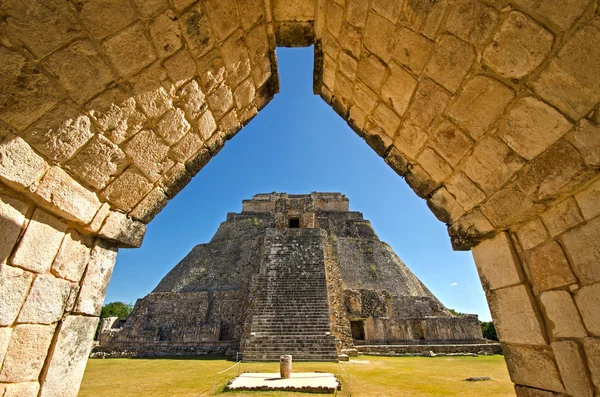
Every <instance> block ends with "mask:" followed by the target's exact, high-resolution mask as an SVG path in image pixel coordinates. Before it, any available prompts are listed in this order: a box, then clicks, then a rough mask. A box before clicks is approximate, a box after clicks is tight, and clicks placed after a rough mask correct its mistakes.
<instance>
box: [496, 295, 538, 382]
mask: <svg viewBox="0 0 600 397" xmlns="http://www.w3.org/2000/svg"><path fill="white" fill-rule="evenodd" d="M487 298H488V303H489V305H490V311H491V312H492V316H493V317H494V326H495V327H496V330H497V331H498V337H499V338H500V340H502V341H503V342H506V343H522V344H529V345H545V344H546V338H545V334H544V328H543V325H542V324H543V323H542V321H541V319H540V318H539V317H538V313H537V311H536V309H535V299H534V298H533V296H532V295H531V293H530V292H529V290H528V289H527V287H526V286H525V285H523V284H521V285H516V286H513V287H506V288H501V289H496V290H493V291H489V292H488V293H487ZM513 380H514V379H513ZM519 383H521V382H519Z"/></svg>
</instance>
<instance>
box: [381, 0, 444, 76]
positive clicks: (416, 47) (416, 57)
mask: <svg viewBox="0 0 600 397" xmlns="http://www.w3.org/2000/svg"><path fill="white" fill-rule="evenodd" d="M391 4H394V2H391ZM394 42H395V44H394V47H393V48H394V49H393V51H392V58H393V59H395V60H396V61H398V62H400V63H401V64H403V65H404V66H406V67H408V68H409V69H410V70H412V71H413V72H415V73H420V72H421V71H422V70H423V68H424V67H425V65H426V63H427V60H428V59H429V56H430V55H431V52H432V51H433V48H434V45H435V44H434V43H433V42H432V41H431V40H429V39H428V38H427V37H425V36H421V35H420V34H418V33H415V32H413V31H412V30H410V29H407V28H401V29H400V30H399V31H398V33H397V34H395V35H394Z"/></svg>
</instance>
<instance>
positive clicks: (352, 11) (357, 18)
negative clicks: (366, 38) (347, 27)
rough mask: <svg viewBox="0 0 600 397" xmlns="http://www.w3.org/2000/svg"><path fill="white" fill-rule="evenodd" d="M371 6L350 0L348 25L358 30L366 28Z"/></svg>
mask: <svg viewBox="0 0 600 397" xmlns="http://www.w3.org/2000/svg"><path fill="white" fill-rule="evenodd" d="M368 13H369V4H367V3H365V2H364V1H361V0H348V1H347V4H346V19H347V21H348V23H350V24H351V25H353V26H356V27H357V28H362V27H363V26H365V22H366V20H367V14H368Z"/></svg>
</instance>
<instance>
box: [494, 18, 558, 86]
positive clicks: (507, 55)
mask: <svg viewBox="0 0 600 397" xmlns="http://www.w3.org/2000/svg"><path fill="white" fill-rule="evenodd" d="M553 42H554V36H553V35H552V33H550V32H549V31H547V30H546V29H545V28H544V27H543V26H541V25H539V24H538V23H537V22H535V21H534V20H533V19H531V18H529V17H528V16H526V15H525V14H522V13H520V12H516V11H515V12H511V13H510V14H509V15H508V17H507V18H506V19H505V20H504V22H502V25H501V26H500V28H499V29H498V31H497V32H496V34H495V35H494V39H493V41H492V42H491V43H490V44H489V45H488V47H487V48H486V49H485V51H484V53H483V61H484V62H485V64H486V65H487V66H489V67H490V68H491V69H492V70H494V71H495V72H497V73H498V74H499V75H501V76H503V77H507V78H517V79H520V78H522V77H525V76H527V75H528V74H529V73H531V72H532V71H533V70H534V69H535V68H537V67H538V66H539V65H540V64H541V63H542V62H543V61H544V59H546V57H547V56H548V54H549V53H550V50H551V49H552V44H553Z"/></svg>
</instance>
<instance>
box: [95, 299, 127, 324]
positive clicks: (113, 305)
mask: <svg viewBox="0 0 600 397" xmlns="http://www.w3.org/2000/svg"><path fill="white" fill-rule="evenodd" d="M132 311H133V304H131V303H125V302H110V303H107V304H106V305H104V306H102V310H101V311H100V317H101V318H105V317H119V319H121V320H125V319H126V318H127V316H129V314H130V313H131V312H132Z"/></svg>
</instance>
